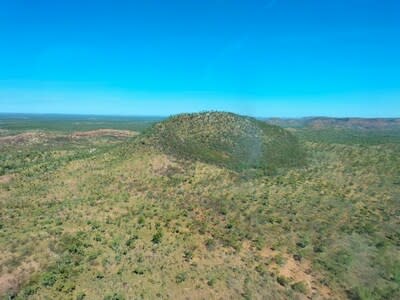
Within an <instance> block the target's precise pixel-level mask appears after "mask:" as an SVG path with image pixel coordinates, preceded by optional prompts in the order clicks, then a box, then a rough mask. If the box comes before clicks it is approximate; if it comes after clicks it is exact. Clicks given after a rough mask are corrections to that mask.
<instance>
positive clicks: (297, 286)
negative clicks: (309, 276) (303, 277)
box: [292, 281, 308, 294]
mask: <svg viewBox="0 0 400 300" xmlns="http://www.w3.org/2000/svg"><path fill="white" fill-rule="evenodd" d="M292 289H293V290H295V291H296V292H299V293H302V294H307V293H308V288H307V285H306V284H305V283H304V282H302V281H299V282H296V283H294V284H292Z"/></svg>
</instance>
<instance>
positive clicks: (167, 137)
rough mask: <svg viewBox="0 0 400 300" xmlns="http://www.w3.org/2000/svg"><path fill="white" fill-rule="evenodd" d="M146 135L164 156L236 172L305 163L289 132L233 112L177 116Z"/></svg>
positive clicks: (294, 139)
mask: <svg viewBox="0 0 400 300" xmlns="http://www.w3.org/2000/svg"><path fill="white" fill-rule="evenodd" d="M147 136H148V137H150V139H152V143H154V144H155V145H157V146H158V147H159V148H160V149H161V150H162V151H164V152H166V153H167V154H172V155H174V156H177V157H181V158H186V159H193V160H198V161H202V162H206V163H212V164H216V165H219V166H224V167H227V168H229V169H233V170H236V171H238V170H245V169H260V170H264V171H273V170H276V169H277V168H282V167H293V166H300V165H303V164H304V160H305V154H304V152H303V151H302V149H301V147H300V145H299V143H298V141H297V139H296V137H294V136H293V135H292V134H291V133H290V132H289V131H287V130H284V129H282V128H281V127H278V126H275V125H269V124H266V123H264V122H261V121H259V120H256V119H254V118H250V117H245V116H240V115H236V114H233V113H226V112H203V113H193V114H180V115H177V116H173V117H170V118H169V119H167V120H165V121H163V122H160V123H157V124H155V125H154V126H153V127H152V128H151V129H150V130H149V131H148V132H147Z"/></svg>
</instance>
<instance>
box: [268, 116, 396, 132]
mask: <svg viewBox="0 0 400 300" xmlns="http://www.w3.org/2000/svg"><path fill="white" fill-rule="evenodd" d="M266 122H267V123H269V124H273V125H278V126H282V127H307V128H312V129H324V128H336V129H352V130H398V129H400V119H399V118H329V117H307V118H299V119H281V118H270V119H266Z"/></svg>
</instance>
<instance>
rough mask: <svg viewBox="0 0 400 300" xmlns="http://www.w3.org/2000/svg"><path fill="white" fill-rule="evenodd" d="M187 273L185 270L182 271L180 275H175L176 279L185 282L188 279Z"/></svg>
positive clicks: (178, 281) (177, 281)
mask: <svg viewBox="0 0 400 300" xmlns="http://www.w3.org/2000/svg"><path fill="white" fill-rule="evenodd" d="M186 277H187V276H186V273H185V272H181V273H179V274H178V275H176V277H175V281H176V283H181V282H184V281H185V280H186Z"/></svg>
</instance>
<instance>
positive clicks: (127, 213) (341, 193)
mask: <svg viewBox="0 0 400 300" xmlns="http://www.w3.org/2000/svg"><path fill="white" fill-rule="evenodd" d="M76 118H77V117H68V118H62V117H57V118H55V119H54V117H48V116H47V117H43V116H42V117H39V116H30V119H28V120H27V119H24V118H20V116H7V117H4V116H3V118H1V122H0V128H1V137H0V295H2V296H3V297H4V298H5V299H8V298H11V299H13V298H16V299H154V298H162V299H230V298H231V299H399V298H400V255H399V254H400V253H399V247H400V224H399V223H400V219H399V216H400V203H399V199H400V138H399V137H400V132H399V130H398V129H397V127H392V126H390V127H385V126H384V127H382V126H380V127H379V128H378V127H376V126H373V127H371V126H369V127H368V128H364V127H363V128H359V127H357V128H355V127H354V126H352V127H348V126H347V125H346V126H344V125H340V126H339V127H340V128H338V126H335V125H332V122H333V123H334V122H336V121H335V120H333V121H332V122H323V124H322V125H320V126H318V127H317V128H316V127H315V126H313V125H310V124H309V123H307V122H302V121H297V122H298V123H296V124H293V122H294V121H292V122H287V121H285V122H283V121H279V124H278V123H277V122H276V120H274V121H271V120H268V123H269V124H271V123H273V124H275V125H269V124H267V123H265V122H261V121H260V120H255V119H252V118H248V117H243V116H238V115H234V114H230V113H216V112H211V113H201V114H183V115H178V116H174V117H171V118H169V119H166V120H161V119H155V118H154V119H150V120H149V119H145V120H143V119H124V120H117V119H112V120H107V119H97V120H96V121H93V120H92V119H88V118H83V117H81V118H80V119H79V121H77V119H76ZM337 122H339V123H340V122H341V123H343V122H342V121H337ZM378 122H379V123H382V122H387V120H378ZM372 123H374V122H372ZM276 125H279V126H276ZM396 126H397V125H396ZM282 127H283V128H284V129H282ZM63 128H65V129H63ZM109 129H113V130H109ZM254 149H256V150H257V151H254Z"/></svg>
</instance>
